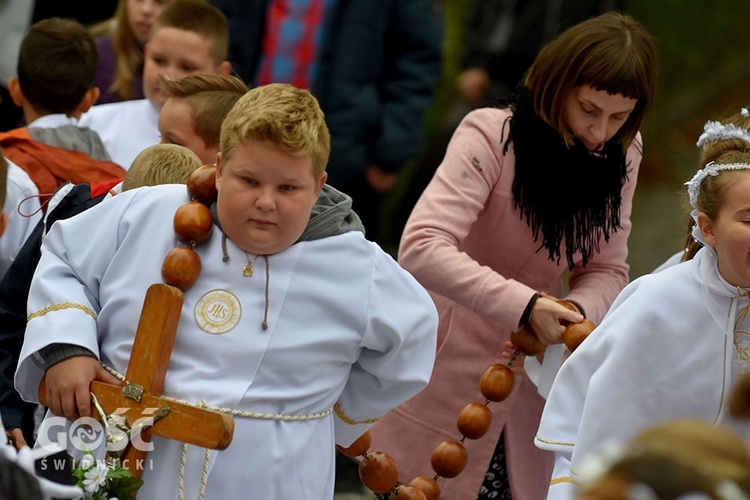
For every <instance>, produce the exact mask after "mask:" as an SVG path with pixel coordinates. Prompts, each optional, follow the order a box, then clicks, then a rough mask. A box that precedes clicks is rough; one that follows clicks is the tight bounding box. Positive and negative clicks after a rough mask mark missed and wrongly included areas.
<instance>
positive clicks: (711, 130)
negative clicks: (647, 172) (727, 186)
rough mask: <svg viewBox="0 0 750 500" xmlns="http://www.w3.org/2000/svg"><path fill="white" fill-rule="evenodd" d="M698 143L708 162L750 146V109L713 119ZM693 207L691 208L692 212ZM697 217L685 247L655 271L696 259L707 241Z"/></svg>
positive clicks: (690, 225) (703, 161)
mask: <svg viewBox="0 0 750 500" xmlns="http://www.w3.org/2000/svg"><path fill="white" fill-rule="evenodd" d="M696 145H697V146H698V147H699V148H700V160H699V164H700V165H706V164H708V163H710V162H712V161H714V160H715V159H716V158H718V157H719V156H720V155H721V154H723V153H726V152H727V151H742V150H743V149H750V111H748V109H747V108H744V107H743V108H741V109H740V112H739V113H736V114H734V115H732V116H730V117H729V118H725V119H724V120H721V121H717V120H709V121H707V122H706V123H705V124H704V125H703V133H702V134H701V135H700V137H699V138H698V142H697V143H696ZM691 210H692V209H688V212H690V211H691ZM694 227H695V221H694V220H693V218H692V217H691V218H690V219H689V220H688V226H687V235H686V239H685V244H684V247H683V249H682V250H680V251H678V252H676V253H675V254H674V255H672V256H671V257H669V258H668V259H667V260H665V261H664V262H663V263H662V264H661V265H659V266H658V267H657V268H656V269H654V272H658V271H661V270H663V269H666V268H667V267H670V266H673V265H675V264H677V263H678V262H683V261H686V260H690V259H692V258H693V257H694V256H695V254H696V252H697V251H698V250H700V249H701V248H702V247H703V243H701V242H700V240H698V239H696V238H695V237H694V234H693V228H694Z"/></svg>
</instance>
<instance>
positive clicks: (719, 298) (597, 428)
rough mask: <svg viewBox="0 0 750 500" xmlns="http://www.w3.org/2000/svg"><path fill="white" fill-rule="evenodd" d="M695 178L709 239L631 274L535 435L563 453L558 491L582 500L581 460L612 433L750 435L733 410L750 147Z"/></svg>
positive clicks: (740, 352)
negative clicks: (706, 428) (700, 427)
mask: <svg viewBox="0 0 750 500" xmlns="http://www.w3.org/2000/svg"><path fill="white" fill-rule="evenodd" d="M687 184H688V193H689V199H690V204H691V205H692V207H693V208H694V211H693V213H692V215H693V217H695V220H696V223H697V226H696V227H697V229H698V230H697V231H696V233H695V234H696V237H698V238H700V239H701V240H702V242H703V243H704V245H705V246H704V248H702V249H701V250H699V251H698V253H697V254H696V255H695V257H694V258H693V259H692V260H690V261H687V262H683V263H681V264H678V265H675V266H672V267H670V268H667V269H664V270H662V271H661V272H659V273H653V274H649V275H645V276H642V277H641V278H639V279H637V280H635V281H633V282H632V283H631V284H629V285H628V286H627V287H626V288H625V289H624V290H623V291H622V293H621V294H620V295H619V296H618V297H617V299H616V300H615V302H614V304H613V305H612V308H611V309H610V311H609V312H608V313H607V315H606V317H605V318H604V319H603V321H602V322H601V324H600V325H599V326H598V327H597V328H596V329H595V330H594V332H593V333H592V334H591V335H590V336H589V337H588V338H587V339H586V340H585V341H584V342H583V343H582V344H581V345H580V347H578V349H576V351H575V352H574V353H573V354H572V355H571V356H570V358H568V360H567V361H566V362H565V363H563V366H562V368H561V370H560V372H559V373H558V374H557V377H556V378H555V381H554V383H553V386H552V390H551V392H550V394H549V397H548V399H547V403H546V405H545V408H544V412H543V414H542V420H541V424H540V426H539V430H538V432H537V436H536V439H535V443H536V445H537V446H538V447H540V448H542V449H546V450H551V451H554V452H555V471H554V473H553V475H552V479H551V483H550V489H549V493H548V498H549V499H550V500H557V499H563V498H576V495H577V492H578V486H577V484H578V483H579V481H580V479H581V477H580V467H581V464H582V461H583V460H584V459H585V458H586V457H587V456H588V455H590V454H591V453H595V452H596V451H597V450H599V449H600V447H601V446H602V445H603V444H604V443H606V442H607V441H610V440H615V441H619V442H624V441H627V440H629V439H631V438H633V437H634V436H635V435H636V434H637V433H638V432H639V431H641V430H643V429H644V428H646V427H649V426H651V425H653V424H656V423H658V422H661V421H664V420H671V419H677V418H693V419H702V420H706V421H708V422H710V423H712V424H714V425H727V426H730V427H733V428H734V429H735V430H736V431H737V432H738V433H740V435H741V436H743V437H744V438H745V439H750V427H749V425H748V422H747V421H741V420H738V419H736V418H733V416H732V415H730V414H729V412H728V402H729V396H730V393H731V389H732V387H733V385H734V384H735V383H736V381H737V380H738V379H739V377H740V376H742V375H743V374H746V373H748V372H750V356H749V353H750V350H749V349H750V333H748V332H750V317H749V316H748V315H747V311H748V308H750V302H749V300H748V296H749V295H750V294H749V293H748V288H750V258H749V257H748V255H750V153H748V152H745V151H744V150H742V151H730V152H727V153H724V154H722V155H720V156H719V157H718V158H717V159H716V161H714V162H710V163H708V164H707V165H706V166H705V167H704V168H703V169H701V170H699V171H698V173H697V174H696V175H695V177H694V178H693V179H692V180H691V181H690V182H689V183H687Z"/></svg>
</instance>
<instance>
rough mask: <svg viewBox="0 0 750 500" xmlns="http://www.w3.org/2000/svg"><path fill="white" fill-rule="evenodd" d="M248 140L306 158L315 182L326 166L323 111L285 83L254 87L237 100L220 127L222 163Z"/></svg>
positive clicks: (309, 97)
mask: <svg viewBox="0 0 750 500" xmlns="http://www.w3.org/2000/svg"><path fill="white" fill-rule="evenodd" d="M250 139H253V140H257V141H261V142H266V143H271V144H275V145H277V146H279V147H281V148H283V149H284V150H285V151H287V152H288V153H291V154H294V155H299V156H309V157H310V158H311V159H312V163H313V175H314V177H315V179H316V180H317V179H320V177H321V176H322V175H323V172H324V171H325V169H326V165H327V164H328V156H329V155H330V151H331V135H330V133H329V131H328V126H327V125H326V122H325V116H324V115H323V110H322V109H321V108H320V105H319V104H318V101H317V99H315V97H313V95H312V94H311V93H310V92H308V91H307V90H302V89H298V88H297V87H294V86H292V85H288V84H286V83H272V84H269V85H263V86H260V87H256V88H254V89H252V90H250V91H249V92H247V93H246V94H245V95H244V96H242V97H241V98H240V100H239V101H237V104H235V105H234V107H233V108H232V109H231V110H230V111H229V113H228V114H227V116H226V118H225V119H224V123H223V124H222V126H221V143H220V151H221V156H222V159H223V161H228V160H229V159H230V158H231V157H232V155H233V154H234V153H235V151H236V150H237V148H238V147H239V145H240V144H242V143H244V142H246V141H248V140H250Z"/></svg>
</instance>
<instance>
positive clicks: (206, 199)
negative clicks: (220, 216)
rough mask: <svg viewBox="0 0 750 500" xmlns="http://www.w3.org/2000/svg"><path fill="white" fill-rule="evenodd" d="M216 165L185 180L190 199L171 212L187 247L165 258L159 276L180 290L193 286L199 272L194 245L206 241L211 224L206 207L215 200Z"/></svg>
mask: <svg viewBox="0 0 750 500" xmlns="http://www.w3.org/2000/svg"><path fill="white" fill-rule="evenodd" d="M215 182H216V167H215V166H214V165H204V166H202V167H200V168H198V169H197V170H195V171H194V172H193V173H192V174H191V175H190V178H189V179H188V182H187V189H188V194H189V195H190V198H191V200H190V201H189V202H187V203H185V204H184V205H181V206H180V207H179V208H178V209H177V211H176V212H175V215H174V222H173V225H174V231H175V233H176V234H177V238H179V240H180V241H181V242H183V243H185V245H187V246H178V247H175V248H173V249H172V250H171V251H170V252H169V253H168V254H167V256H166V257H165V258H164V264H162V267H161V275H162V278H163V279H164V282H165V283H166V284H168V285H172V286H175V287H177V288H179V289H180V290H182V291H183V292H184V291H185V290H187V289H188V288H190V287H191V286H193V285H194V284H195V282H196V281H197V280H198V276H200V273H201V258H200V256H199V255H198V254H197V253H196V252H195V250H194V248H195V247H196V246H197V245H200V244H201V243H204V242H206V241H208V239H209V238H210V237H211V233H212V231H213V227H214V223H213V218H212V217H211V210H210V209H209V208H208V207H210V206H211V204H212V203H213V202H215V201H216V197H217V191H216V185H215Z"/></svg>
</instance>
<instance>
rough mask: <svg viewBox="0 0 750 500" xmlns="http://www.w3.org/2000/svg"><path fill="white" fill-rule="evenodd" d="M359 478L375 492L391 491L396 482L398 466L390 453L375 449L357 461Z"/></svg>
mask: <svg viewBox="0 0 750 500" xmlns="http://www.w3.org/2000/svg"><path fill="white" fill-rule="evenodd" d="M359 478H360V479H361V480H362V482H363V483H364V485H365V486H367V488H368V489H370V490H371V491H374V492H375V493H385V492H387V491H391V490H392V489H393V488H395V487H396V485H397V484H398V467H397V466H396V461H395V460H393V459H392V458H391V457H390V455H388V454H386V453H383V452H382V451H376V452H373V453H368V454H367V455H365V457H364V459H363V460H362V461H361V462H360V463H359Z"/></svg>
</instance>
